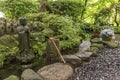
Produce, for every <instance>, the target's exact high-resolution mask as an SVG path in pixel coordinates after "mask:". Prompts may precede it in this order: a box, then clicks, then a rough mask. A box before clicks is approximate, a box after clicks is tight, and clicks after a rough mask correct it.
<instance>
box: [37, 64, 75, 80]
mask: <svg viewBox="0 0 120 80" xmlns="http://www.w3.org/2000/svg"><path fill="white" fill-rule="evenodd" d="M37 73H38V74H39V75H42V76H43V77H44V78H45V79H46V80H70V78H71V77H72V74H73V69H72V67H71V66H69V65H67V64H63V63H54V64H51V65H48V66H45V67H43V68H41V69H39V70H38V72H37Z"/></svg>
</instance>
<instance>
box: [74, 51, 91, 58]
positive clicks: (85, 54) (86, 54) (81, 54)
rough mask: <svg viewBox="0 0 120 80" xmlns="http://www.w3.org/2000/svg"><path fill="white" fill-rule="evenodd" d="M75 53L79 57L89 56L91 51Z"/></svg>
mask: <svg viewBox="0 0 120 80" xmlns="http://www.w3.org/2000/svg"><path fill="white" fill-rule="evenodd" d="M75 55H76V56H78V57H80V58H89V57H90V56H91V55H92V52H83V53H76V54H75Z"/></svg>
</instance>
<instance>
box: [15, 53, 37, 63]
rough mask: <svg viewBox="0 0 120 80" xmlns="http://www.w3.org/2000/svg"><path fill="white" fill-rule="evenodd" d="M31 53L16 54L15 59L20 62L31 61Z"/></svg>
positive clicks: (32, 57) (32, 56)
mask: <svg viewBox="0 0 120 80" xmlns="http://www.w3.org/2000/svg"><path fill="white" fill-rule="evenodd" d="M34 57H35V56H34V55H33V54H25V55H17V56H16V59H17V60H18V61H20V62H21V63H28V62H31V61H32V60H33V59H34Z"/></svg>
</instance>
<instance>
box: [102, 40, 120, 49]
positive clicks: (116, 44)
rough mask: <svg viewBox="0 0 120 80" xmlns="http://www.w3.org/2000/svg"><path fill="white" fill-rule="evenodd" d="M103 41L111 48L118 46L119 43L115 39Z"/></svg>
mask: <svg viewBox="0 0 120 80" xmlns="http://www.w3.org/2000/svg"><path fill="white" fill-rule="evenodd" d="M103 43H104V44H105V45H107V46H108V47H109V48H117V47H118V45H119V44H118V43H117V42H114V41H104V42H103Z"/></svg>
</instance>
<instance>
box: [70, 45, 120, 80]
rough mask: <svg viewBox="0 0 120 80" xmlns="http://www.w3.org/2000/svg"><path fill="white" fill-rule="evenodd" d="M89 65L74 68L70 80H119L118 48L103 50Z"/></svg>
mask: <svg viewBox="0 0 120 80" xmlns="http://www.w3.org/2000/svg"><path fill="white" fill-rule="evenodd" d="M98 54H99V55H98V57H91V58H90V62H89V64H86V65H82V66H80V67H77V68H75V71H74V74H73V76H72V80H120V46H119V47H118V48H115V49H110V48H104V49H102V50H101V51H100V52H99V53H98Z"/></svg>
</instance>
